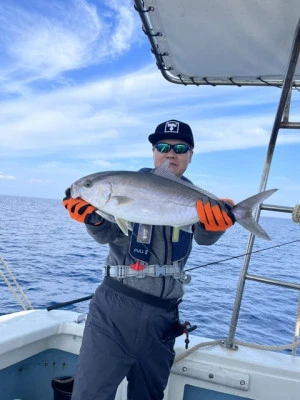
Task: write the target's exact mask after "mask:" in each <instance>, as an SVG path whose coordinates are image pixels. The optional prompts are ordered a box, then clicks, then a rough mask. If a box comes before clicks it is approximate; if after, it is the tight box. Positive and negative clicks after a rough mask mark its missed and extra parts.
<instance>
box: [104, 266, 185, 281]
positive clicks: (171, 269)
mask: <svg viewBox="0 0 300 400" xmlns="http://www.w3.org/2000/svg"><path fill="white" fill-rule="evenodd" d="M144 267H145V268H144V269H143V270H141V271H136V270H134V269H133V268H130V266H129V265H104V267H103V274H104V276H111V277H114V278H128V277H135V278H145V276H152V277H158V276H173V277H174V278H177V279H182V280H185V279H186V278H187V276H186V275H185V272H184V271H183V270H182V269H180V268H179V266H178V265H158V264H156V265H145V266H144Z"/></svg>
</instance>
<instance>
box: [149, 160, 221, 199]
mask: <svg viewBox="0 0 300 400" xmlns="http://www.w3.org/2000/svg"><path fill="white" fill-rule="evenodd" d="M152 173H153V174H154V175H158V176H161V177H162V178H166V179H170V180H171V181H174V182H177V183H180V184H181V185H183V186H187V187H189V188H192V189H194V190H196V191H197V192H199V194H202V195H205V196H209V197H211V198H212V199H215V200H217V199H218V197H217V196H215V195H214V194H212V193H210V192H208V191H207V190H205V189H201V188H200V187H198V186H196V185H193V184H192V183H191V182H188V181H186V180H183V179H181V178H178V176H176V175H175V174H174V173H173V172H172V170H171V168H170V161H169V160H166V161H165V162H164V163H163V164H162V165H160V166H159V167H157V168H155V169H154V170H153V171H152Z"/></svg>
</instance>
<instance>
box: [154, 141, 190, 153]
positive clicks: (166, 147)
mask: <svg viewBox="0 0 300 400" xmlns="http://www.w3.org/2000/svg"><path fill="white" fill-rule="evenodd" d="M154 147H155V148H156V150H157V151H159V152H160V153H169V151H171V149H173V150H174V153H176V154H185V153H187V152H188V151H189V150H191V147H190V146H189V145H188V144H182V143H178V144H169V143H157V144H156V145H154Z"/></svg>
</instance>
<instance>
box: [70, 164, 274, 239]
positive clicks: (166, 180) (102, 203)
mask: <svg viewBox="0 0 300 400" xmlns="http://www.w3.org/2000/svg"><path fill="white" fill-rule="evenodd" d="M168 166H169V165H168V162H165V163H164V164H163V165H161V166H160V167H158V168H156V169H154V170H153V172H152V173H143V172H132V171H109V172H98V173H95V174H91V175H88V176H85V177H83V178H81V179H79V180H78V181H76V182H74V183H73V184H72V185H71V196H72V197H73V198H76V197H80V198H82V199H83V200H85V201H87V202H88V203H90V204H92V205H93V206H94V207H96V208H97V209H98V210H99V214H100V215H102V216H104V217H107V218H108V219H110V218H111V216H113V217H114V220H115V222H116V223H117V224H118V225H119V227H120V229H121V230H122V231H123V232H124V233H125V234H126V235H128V228H129V224H128V221H129V222H137V223H142V224H147V225H166V226H173V227H178V228H180V229H182V230H186V231H191V226H192V225H193V224H195V223H196V222H199V217H198V214H197V210H196V202H197V200H201V198H203V197H204V196H208V197H210V198H213V199H218V198H217V197H216V196H214V195H213V194H211V193H209V192H207V191H205V190H203V189H200V188H198V187H196V186H194V185H192V184H191V183H188V182H186V181H184V180H182V179H180V178H178V177H176V176H175V175H174V174H173V173H172V171H171V170H170V169H169V168H168ZM276 190H277V189H271V190H266V191H264V192H261V193H258V194H256V195H254V196H252V197H249V198H247V199H246V200H243V201H242V202H240V203H238V204H236V205H235V206H234V207H233V208H232V210H231V212H232V214H233V215H234V217H235V220H236V222H238V223H239V224H240V225H242V226H243V227H244V228H245V229H247V230H249V231H250V232H252V233H253V234H255V235H256V236H259V237H261V238H263V239H267V240H270V238H269V236H268V235H267V233H266V232H265V231H264V230H263V229H262V228H261V227H260V226H259V225H258V223H257V222H256V221H255V219H254V218H253V215H252V211H253V210H254V209H255V207H256V206H258V205H259V204H260V203H262V202H263V201H264V200H265V199H266V198H268V197H269V196H271V195H272V194H273V193H274V192H275V191H276Z"/></svg>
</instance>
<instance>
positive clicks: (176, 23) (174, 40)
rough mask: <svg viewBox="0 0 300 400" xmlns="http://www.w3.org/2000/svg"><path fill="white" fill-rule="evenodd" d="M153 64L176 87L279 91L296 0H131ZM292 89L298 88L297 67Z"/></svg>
mask: <svg viewBox="0 0 300 400" xmlns="http://www.w3.org/2000/svg"><path fill="white" fill-rule="evenodd" d="M135 7H136V9H137V11H139V13H140V16H141V19H142V22H143V29H144V31H145V33H146V34H147V35H148V38H149V40H150V43H151V48H152V51H153V53H154V54H155V56H156V60H157V65H158V67H159V68H160V70H161V71H162V73H163V75H164V77H165V78H166V79H168V80H170V81H171V82H174V83H182V84H197V85H199V84H212V85H215V84H219V85H277V86H281V85H282V81H283V79H284V76H285V74H286V69H287V66H288V62H289V58H290V52H291V48H292V45H293V40H294V35H295V31H296V29H297V26H298V21H299V17H300V0H135ZM294 79H295V82H294V86H300V66H299V65H297V68H296V74H295V76H294Z"/></svg>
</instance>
